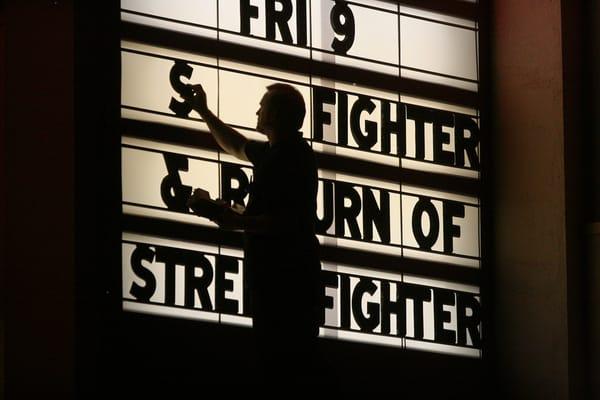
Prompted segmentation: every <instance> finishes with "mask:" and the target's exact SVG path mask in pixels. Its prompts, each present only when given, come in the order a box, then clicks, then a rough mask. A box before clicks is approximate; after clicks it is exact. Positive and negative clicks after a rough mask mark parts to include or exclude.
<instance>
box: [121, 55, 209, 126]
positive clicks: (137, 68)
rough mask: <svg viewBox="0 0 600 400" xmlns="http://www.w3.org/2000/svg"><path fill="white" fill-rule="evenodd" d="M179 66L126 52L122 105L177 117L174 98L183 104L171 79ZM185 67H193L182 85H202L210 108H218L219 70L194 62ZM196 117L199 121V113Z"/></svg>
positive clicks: (122, 59) (122, 60)
mask: <svg viewBox="0 0 600 400" xmlns="http://www.w3.org/2000/svg"><path fill="white" fill-rule="evenodd" d="M175 64H176V62H175V60H172V59H166V58H158V57H155V56H152V55H146V54H138V53H133V52H130V51H127V50H124V51H122V52H121V105H122V106H124V107H135V108H136V109H142V110H145V111H148V112H154V113H161V114H166V115H172V116H174V115H175V112H174V111H173V110H172V109H171V108H169V106H170V104H171V101H172V99H173V100H174V101H178V102H183V99H182V97H181V96H180V94H179V93H178V92H177V91H176V90H175V89H174V88H173V85H172V84H171V80H170V75H171V72H172V70H173V68H174V67H175ZM185 65H186V66H187V67H188V68H190V71H191V76H190V78H186V77H182V78H181V82H182V83H183V84H191V83H200V84H202V85H203V87H204V89H205V91H206V93H207V98H208V101H209V107H210V108H213V109H216V102H217V70H216V69H215V68H210V67H206V66H203V65H197V64H193V63H185ZM178 79H179V78H178ZM195 118H199V117H198V115H197V114H196V115H195Z"/></svg>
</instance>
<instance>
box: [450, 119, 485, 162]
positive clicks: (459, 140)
mask: <svg viewBox="0 0 600 400" xmlns="http://www.w3.org/2000/svg"><path fill="white" fill-rule="evenodd" d="M454 121H455V122H454V138H455V139H454V140H455V142H456V151H455V152H456V165H457V166H458V167H464V166H466V164H465V154H464V152H465V151H466V152H467V157H468V158H469V164H471V168H473V169H476V170H478V169H479V156H478V155H477V146H479V126H477V123H476V122H475V121H473V119H472V118H471V117H468V116H466V115H460V114H455V115H454ZM465 131H469V132H470V136H469V137H466V136H465Z"/></svg>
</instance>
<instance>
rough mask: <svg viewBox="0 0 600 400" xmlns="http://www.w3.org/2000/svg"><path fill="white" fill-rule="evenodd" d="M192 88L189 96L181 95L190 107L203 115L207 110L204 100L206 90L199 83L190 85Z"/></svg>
mask: <svg viewBox="0 0 600 400" xmlns="http://www.w3.org/2000/svg"><path fill="white" fill-rule="evenodd" d="M190 87H191V89H192V96H191V97H183V96H182V97H183V99H184V100H186V101H189V102H190V103H191V104H192V108H193V109H194V110H195V111H197V112H198V114H200V115H201V116H203V115H204V114H205V113H206V112H207V111H208V105H207V101H206V92H205V91H204V88H203V87H202V85H200V84H196V85H190Z"/></svg>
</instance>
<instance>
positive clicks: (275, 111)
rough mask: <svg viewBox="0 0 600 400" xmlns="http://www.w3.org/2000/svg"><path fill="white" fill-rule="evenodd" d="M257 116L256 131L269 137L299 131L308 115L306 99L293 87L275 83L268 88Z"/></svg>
mask: <svg viewBox="0 0 600 400" xmlns="http://www.w3.org/2000/svg"><path fill="white" fill-rule="evenodd" d="M256 115H258V120H257V122H256V130H257V131H259V132H262V133H265V134H267V135H268V134H269V133H271V132H275V133H284V132H285V133H287V132H296V131H299V130H300V128H302V123H303V122H304V116H305V115H306V106H305V105H304V98H303V97H302V94H300V92H299V91H298V90H297V89H296V88H294V87H293V86H291V85H287V84H284V83H275V84H273V85H270V86H268V87H267V93H265V95H264V96H263V98H262V100H261V101H260V108H259V109H258V111H257V112H256Z"/></svg>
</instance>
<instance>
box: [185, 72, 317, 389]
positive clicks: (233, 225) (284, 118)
mask: <svg viewBox="0 0 600 400" xmlns="http://www.w3.org/2000/svg"><path fill="white" fill-rule="evenodd" d="M192 89H193V99H189V100H190V101H191V102H192V105H193V108H194V110H196V111H197V112H198V113H199V114H200V115H201V116H202V118H203V119H204V121H205V122H206V123H207V125H208V128H209V130H210V132H211V133H212V135H213V137H214V138H215V140H216V141H217V143H218V144H219V145H220V146H221V147H222V148H223V149H224V150H225V151H226V152H227V153H229V154H232V155H233V156H235V157H237V158H239V159H241V160H248V161H250V162H251V163H252V164H253V166H254V174H253V179H254V181H253V182H252V183H251V184H250V189H249V201H248V204H247V207H246V210H245V212H244V213H243V215H239V214H237V213H235V212H233V211H231V210H230V209H225V211H224V212H223V213H222V214H221V215H220V216H219V217H217V218H215V221H216V222H217V223H218V225H219V226H220V227H221V228H225V229H236V230H243V231H244V265H245V271H246V273H247V274H248V279H249V284H250V289H251V292H250V295H251V301H252V304H251V307H252V313H253V331H254V333H255V339H256V344H257V349H258V353H259V357H260V358H261V364H262V365H263V369H264V372H265V376H264V378H265V379H266V381H265V382H263V385H264V387H265V388H267V389H268V388H275V387H279V388H282V387H285V390H286V391H288V390H291V391H295V392H299V391H300V392H303V391H306V390H308V388H311V387H314V384H315V379H316V378H317V376H316V372H315V371H316V363H315V359H314V358H315V355H316V346H317V336H318V331H319V323H318V321H319V317H318V313H319V307H318V305H319V301H318V299H319V273H320V269H321V268H320V261H319V256H318V247H319V243H318V241H317V238H316V236H315V220H316V194H317V167H316V163H315V157H314V154H313V152H312V149H311V147H310V146H309V145H308V144H307V143H306V141H305V140H304V139H303V138H302V134H301V132H299V130H300V129H301V127H302V123H303V121H304V116H305V114H306V108H305V104H304V99H303V98H302V95H301V94H300V92H299V91H298V90H296V89H295V88H294V87H292V86H290V85H286V84H279V83H278V84H274V85H271V86H269V87H268V88H267V89H268V90H267V92H266V93H265V95H264V96H263V98H262V100H261V101H260V107H259V109H258V111H257V112H256V114H257V116H258V120H257V124H256V130H257V131H258V132H261V133H263V134H264V135H265V136H266V137H267V139H268V141H267V142H259V141H254V140H248V139H246V138H245V137H244V136H243V135H241V134H240V133H239V132H237V131H236V130H234V129H233V128H231V127H229V126H228V125H226V124H225V123H224V122H223V121H221V120H220V119H219V118H218V117H217V116H215V115H214V114H213V113H212V112H211V111H210V110H209V109H208V107H207V101H206V94H205V92H204V90H203V89H202V86H201V85H194V86H192ZM195 195H196V192H194V194H193V195H192V197H191V200H192V201H193V199H194V196H195Z"/></svg>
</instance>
